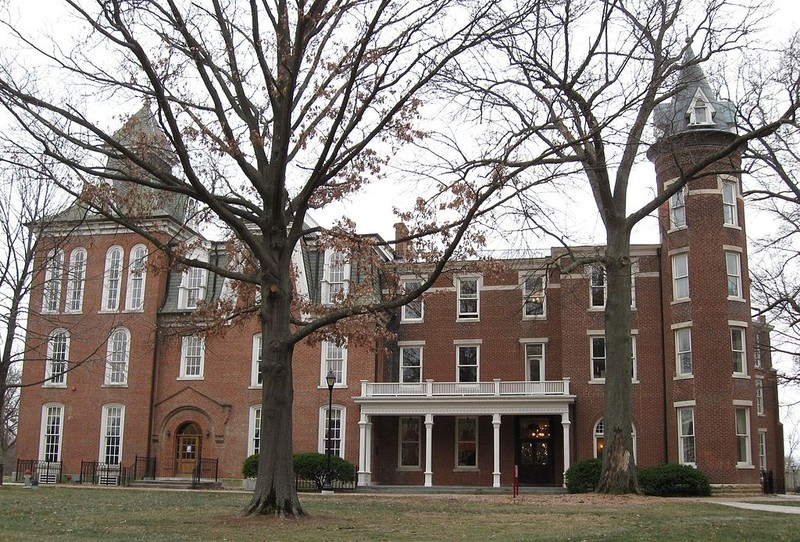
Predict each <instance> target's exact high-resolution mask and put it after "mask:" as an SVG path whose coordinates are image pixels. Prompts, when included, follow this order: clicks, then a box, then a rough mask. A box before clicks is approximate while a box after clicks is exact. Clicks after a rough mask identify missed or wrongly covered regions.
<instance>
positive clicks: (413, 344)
mask: <svg viewBox="0 0 800 542" xmlns="http://www.w3.org/2000/svg"><path fill="white" fill-rule="evenodd" d="M397 346H398V347H399V353H400V356H399V357H398V366H399V371H398V374H397V381H398V382H400V383H401V384H418V383H421V382H425V380H424V378H423V372H422V371H423V367H424V359H425V352H424V350H425V348H424V347H425V341H399V342H398V343H397ZM411 348H418V349H419V380H418V381H415V382H406V381H405V380H404V379H403V351H404V350H406V349H411Z"/></svg>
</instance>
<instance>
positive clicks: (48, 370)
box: [42, 328, 71, 388]
mask: <svg viewBox="0 0 800 542" xmlns="http://www.w3.org/2000/svg"><path fill="white" fill-rule="evenodd" d="M61 333H63V334H64V336H65V337H66V341H65V344H64V364H65V368H64V372H63V373H62V375H63V382H54V381H53V380H52V378H53V366H52V363H51V360H52V359H53V339H54V338H55V336H56V335H58V334H61ZM70 339H71V337H70V335H69V332H68V331H67V330H66V329H63V328H58V329H54V330H53V331H51V332H50V335H49V336H48V337H47V358H46V359H45V362H44V382H42V386H43V387H46V388H66V387H67V375H68V374H69V347H70Z"/></svg>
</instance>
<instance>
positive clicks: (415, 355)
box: [400, 344, 422, 383]
mask: <svg viewBox="0 0 800 542" xmlns="http://www.w3.org/2000/svg"><path fill="white" fill-rule="evenodd" d="M400 382H403V383H414V382H422V345H419V344H406V345H401V346H400Z"/></svg>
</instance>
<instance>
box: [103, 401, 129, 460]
mask: <svg viewBox="0 0 800 542" xmlns="http://www.w3.org/2000/svg"><path fill="white" fill-rule="evenodd" d="M124 420H125V407H124V406H123V405H106V406H104V407H103V421H102V424H101V430H102V436H101V437H100V462H101V463H106V464H107V465H119V464H120V462H121V460H122V427H123V423H124Z"/></svg>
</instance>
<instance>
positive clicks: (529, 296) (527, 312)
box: [521, 273, 547, 320]
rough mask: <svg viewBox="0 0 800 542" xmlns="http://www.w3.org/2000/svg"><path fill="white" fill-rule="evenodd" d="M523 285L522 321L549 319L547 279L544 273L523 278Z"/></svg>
mask: <svg viewBox="0 0 800 542" xmlns="http://www.w3.org/2000/svg"><path fill="white" fill-rule="evenodd" d="M521 283H522V319H523V320H536V319H543V318H547V277H546V276H545V275H544V274H542V273H534V274H529V275H525V276H523V277H522V280H521ZM537 309H538V311H539V312H536V310H537Z"/></svg>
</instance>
